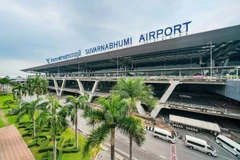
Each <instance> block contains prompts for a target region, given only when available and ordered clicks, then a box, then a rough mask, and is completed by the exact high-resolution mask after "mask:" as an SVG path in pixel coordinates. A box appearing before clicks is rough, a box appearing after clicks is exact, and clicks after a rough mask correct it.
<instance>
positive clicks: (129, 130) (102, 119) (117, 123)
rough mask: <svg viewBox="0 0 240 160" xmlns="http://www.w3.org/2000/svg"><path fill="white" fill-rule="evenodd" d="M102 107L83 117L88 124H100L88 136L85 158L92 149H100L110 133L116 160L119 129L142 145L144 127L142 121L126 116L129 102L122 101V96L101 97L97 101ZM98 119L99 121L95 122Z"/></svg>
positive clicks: (112, 152)
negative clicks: (116, 132) (117, 132)
mask: <svg viewBox="0 0 240 160" xmlns="http://www.w3.org/2000/svg"><path fill="white" fill-rule="evenodd" d="M97 103H98V104H100V105H101V106H102V108H100V109H94V108H91V109H88V110H85V111H84V114H83V117H84V118H87V119H88V123H89V124H91V123H98V124H99V126H98V127H96V128H95V129H93V130H92V131H91V133H90V134H89V135H88V138H87V142H86V144H85V146H84V149H83V156H86V155H87V153H89V150H90V148H91V147H98V146H99V145H100V144H101V143H102V142H103V141H104V140H105V139H106V137H107V136H108V134H109V133H110V136H111V137H110V144H111V160H114V159H115V130H116V129H119V130H120V131H121V132H122V133H123V134H125V135H132V137H133V140H134V141H135V142H136V144H137V145H139V146H140V145H142V144H143V142H144V140H145V137H144V134H145V132H144V127H143V125H142V122H141V120H140V119H138V118H135V117H130V116H126V115H127V112H128V106H127V102H126V101H125V100H121V98H120V96H117V95H113V96H112V97H110V98H109V99H107V98H104V97H101V98H99V99H98V101H97ZM95 119H97V120H98V121H95Z"/></svg>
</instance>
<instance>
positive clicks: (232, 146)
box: [216, 135, 240, 159]
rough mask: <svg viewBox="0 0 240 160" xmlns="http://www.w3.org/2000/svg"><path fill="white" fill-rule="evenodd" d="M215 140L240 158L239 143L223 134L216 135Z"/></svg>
mask: <svg viewBox="0 0 240 160" xmlns="http://www.w3.org/2000/svg"><path fill="white" fill-rule="evenodd" d="M216 142H217V144H218V145H219V146H221V147H223V148H225V149H226V150H227V151H229V152H231V153H232V154H234V155H235V156H236V157H237V158H238V159H240V145H239V144H238V143H237V142H234V141H233V140H231V139H229V138H227V137H225V136H223V135H218V136H217V137H216Z"/></svg>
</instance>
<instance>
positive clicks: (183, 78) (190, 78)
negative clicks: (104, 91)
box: [47, 76, 226, 83]
mask: <svg viewBox="0 0 240 160" xmlns="http://www.w3.org/2000/svg"><path fill="white" fill-rule="evenodd" d="M137 77H139V76H124V78H132V79H136V78H137ZM141 77H142V78H143V79H144V80H145V81H181V82H219V83H225V81H226V79H225V78H221V77H212V78H211V77H203V78H202V79H196V78H194V77H193V76H141ZM47 78H58V79H64V78H70V79H71V78H76V79H84V80H86V79H87V80H93V81H95V80H101V81H106V80H111V81H116V80H118V79H120V78H121V77H115V76H112V77H108V76H106V77H104V76H102V77H101V76H96V77H81V76H80V77H78V76H65V77H61V76H55V77H47Z"/></svg>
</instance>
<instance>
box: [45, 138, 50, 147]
mask: <svg viewBox="0 0 240 160" xmlns="http://www.w3.org/2000/svg"><path fill="white" fill-rule="evenodd" d="M49 142H50V138H47V140H46V141H45V142H44V143H43V147H46V146H47V145H48V143H49Z"/></svg>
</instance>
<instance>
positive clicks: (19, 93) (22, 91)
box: [12, 84, 27, 108]
mask: <svg viewBox="0 0 240 160" xmlns="http://www.w3.org/2000/svg"><path fill="white" fill-rule="evenodd" d="M12 93H13V99H14V100H17V102H18V104H19V108H21V101H22V97H23V96H26V95H27V87H26V86H25V85H23V84H19V85H17V86H14V87H13V88H12Z"/></svg>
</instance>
